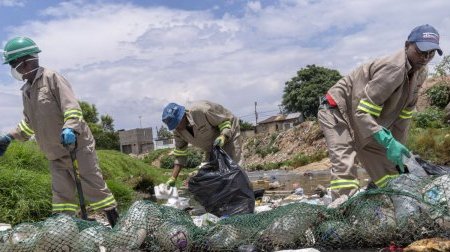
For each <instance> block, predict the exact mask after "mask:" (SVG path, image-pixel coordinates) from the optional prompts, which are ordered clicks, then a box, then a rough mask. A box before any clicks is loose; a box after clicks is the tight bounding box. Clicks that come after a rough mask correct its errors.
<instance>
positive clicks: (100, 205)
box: [89, 195, 117, 210]
mask: <svg viewBox="0 0 450 252" xmlns="http://www.w3.org/2000/svg"><path fill="white" fill-rule="evenodd" d="M116 203H117V202H116V200H115V199H114V196H112V195H111V196H109V197H107V198H106V199H104V200H101V201H98V202H95V203H91V204H89V206H91V207H92V209H94V210H98V209H100V208H106V207H108V206H111V205H115V204H116Z"/></svg>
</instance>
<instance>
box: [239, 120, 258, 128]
mask: <svg viewBox="0 0 450 252" xmlns="http://www.w3.org/2000/svg"><path fill="white" fill-rule="evenodd" d="M239 127H240V129H241V130H252V129H254V128H255V126H253V124H251V123H249V122H246V121H244V120H242V119H239Z"/></svg>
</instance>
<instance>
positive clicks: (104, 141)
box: [79, 101, 120, 150]
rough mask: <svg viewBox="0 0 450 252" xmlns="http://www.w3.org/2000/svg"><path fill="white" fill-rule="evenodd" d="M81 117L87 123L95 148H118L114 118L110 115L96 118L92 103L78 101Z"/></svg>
mask: <svg viewBox="0 0 450 252" xmlns="http://www.w3.org/2000/svg"><path fill="white" fill-rule="evenodd" d="M79 104H80V107H81V110H82V111H83V118H84V120H85V121H86V122H87V124H88V125H89V128H90V129H91V132H92V135H94V139H95V145H96V147H97V149H105V150H119V149H120V142H119V133H118V132H115V131H114V119H113V118H112V117H111V116H110V115H102V116H100V120H99V118H98V115H99V114H98V112H97V108H96V107H95V105H94V104H92V105H91V104H90V103H88V102H85V101H79Z"/></svg>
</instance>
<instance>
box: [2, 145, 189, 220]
mask: <svg viewBox="0 0 450 252" xmlns="http://www.w3.org/2000/svg"><path fill="white" fill-rule="evenodd" d="M97 155H98V157H99V161H100V167H101V169H102V173H103V176H104V179H105V180H106V183H107V184H108V187H109V188H110V189H111V191H112V192H113V194H114V196H115V198H116V200H117V202H118V204H119V210H122V211H123V210H125V209H127V208H128V207H129V205H130V204H131V203H132V202H133V201H134V200H135V199H137V197H138V195H137V194H138V193H137V191H149V190H151V187H153V186H154V185H156V184H159V183H163V182H165V181H166V180H167V179H168V178H169V177H170V171H168V170H165V169H160V168H155V167H151V166H149V165H148V164H146V163H145V162H143V161H141V160H138V159H133V158H131V157H129V156H128V155H125V154H122V153H120V152H118V151H111V150H99V151H97ZM48 164H49V162H48V161H47V160H46V158H45V156H44V155H43V154H42V152H41V151H39V148H38V147H37V145H36V143H34V142H25V143H18V142H13V143H12V144H11V146H10V147H9V148H8V151H7V152H6V153H5V155H4V156H3V157H0V174H1V179H0V202H1V204H0V222H5V223H11V224H17V223H21V222H32V221H39V220H42V219H44V218H46V217H48V216H50V214H51V176H50V173H49V168H48ZM186 172H188V171H183V174H182V176H181V177H183V176H185V175H184V174H185V173H186ZM178 183H179V184H180V185H181V181H179V182H178Z"/></svg>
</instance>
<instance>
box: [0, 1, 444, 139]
mask: <svg viewBox="0 0 450 252" xmlns="http://www.w3.org/2000/svg"><path fill="white" fill-rule="evenodd" d="M448 10H450V1H442V0H429V1H426V2H424V1H411V0H399V1H391V0H373V1H360V0H270V1H269V0H266V1H257V0H252V1H244V0H226V1H218V0H178V1H175V0H153V1H152V0H148V1H145V0H135V1H125V0H120V1H106V0H104V1H87V0H76V1H67V2H65V1H53V0H39V1H37V0H0V22H1V24H2V25H1V27H0V29H1V32H0V43H1V47H2V48H3V46H4V44H5V43H6V41H7V40H8V39H10V38H12V37H15V36H28V37H30V38H32V39H33V40H35V41H36V43H37V44H38V46H39V47H40V48H41V50H42V53H41V54H40V61H41V64H42V65H43V66H46V67H49V68H51V69H54V70H57V71H59V72H60V73H62V74H63V75H64V76H65V77H66V78H67V79H68V80H69V81H70V83H71V84H72V87H73V89H74V91H75V93H76V95H77V97H79V98H80V99H81V100H85V101H88V102H90V103H94V104H96V106H97V108H98V110H99V112H100V113H101V114H109V115H111V116H112V117H113V118H114V119H115V125H116V129H122V128H124V129H131V128H136V127H139V125H140V122H141V123H142V126H145V127H148V126H151V127H155V126H160V125H161V121H160V117H161V110H162V108H163V106H164V105H165V104H167V103H169V102H177V103H180V104H185V105H186V104H189V103H190V102H191V101H193V100H199V99H207V100H211V101H215V102H218V103H221V104H223V105H224V106H225V107H227V108H229V109H230V110H232V111H233V112H234V113H235V114H236V115H238V116H243V119H244V120H247V121H254V118H253V116H251V114H252V113H253V111H254V102H255V101H257V102H258V110H259V111H260V112H261V117H260V119H263V117H264V116H270V115H272V114H273V113H276V111H277V110H278V105H279V104H280V103H281V97H282V92H283V87H284V83H285V82H286V81H288V80H290V79H291V78H292V77H294V76H295V74H296V72H297V71H298V70H299V69H300V68H302V67H305V66H306V65H308V64H316V65H321V66H325V67H329V68H333V69H337V70H339V71H340V72H341V74H347V73H348V72H350V71H351V70H352V69H353V68H355V67H356V66H357V65H359V64H361V63H364V62H367V61H368V60H370V59H372V58H375V57H378V56H383V55H386V54H389V53H392V52H395V51H396V50H400V49H402V48H403V45H404V41H405V39H406V37H407V36H408V34H409V32H410V31H411V29H412V28H414V27H415V26H417V25H421V24H425V23H429V24H432V25H433V26H435V27H436V28H437V29H438V30H439V31H440V33H441V47H442V49H443V50H444V53H447V52H448V51H449V50H450V43H449V38H450V36H449V34H448V32H449V31H450V29H449V28H450V16H449V15H448ZM440 59H441V57H438V56H436V58H435V59H434V61H433V62H432V64H431V66H430V68H431V70H432V68H433V65H434V64H436V63H437V62H439V60H440ZM9 71H10V69H9V67H8V66H4V65H2V66H1V67H0V113H1V115H2V120H0V131H7V130H8V129H10V128H11V127H15V125H16V124H17V122H19V121H20V120H21V117H22V115H21V111H22V102H21V95H20V90H19V89H20V87H21V83H18V82H17V81H15V80H13V79H12V78H11V77H10V75H9ZM262 112H265V113H262ZM139 116H141V121H140V120H139Z"/></svg>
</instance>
